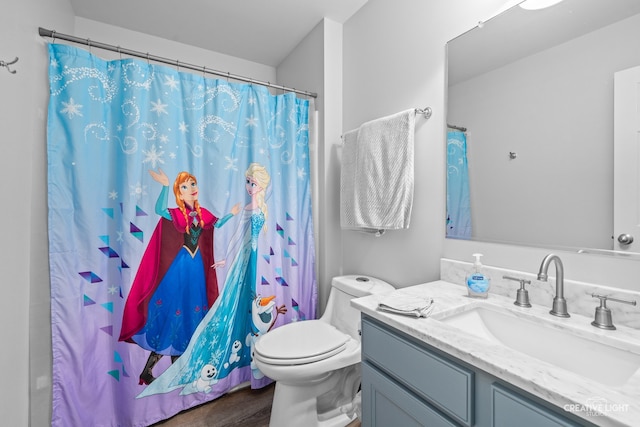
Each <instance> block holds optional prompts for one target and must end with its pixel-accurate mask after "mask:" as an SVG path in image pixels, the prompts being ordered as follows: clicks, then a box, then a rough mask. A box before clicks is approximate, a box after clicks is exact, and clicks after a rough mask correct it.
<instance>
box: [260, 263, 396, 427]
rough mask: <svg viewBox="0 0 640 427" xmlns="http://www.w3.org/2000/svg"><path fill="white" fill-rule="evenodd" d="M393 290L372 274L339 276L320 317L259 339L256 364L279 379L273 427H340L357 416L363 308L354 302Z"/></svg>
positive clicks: (271, 424)
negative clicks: (357, 307)
mask: <svg viewBox="0 0 640 427" xmlns="http://www.w3.org/2000/svg"><path fill="white" fill-rule="evenodd" d="M393 289H394V287H393V286H391V285H390V284H388V283H386V282H383V281H381V280H379V279H374V278H370V277H365V276H355V275H353V276H340V277H336V278H334V279H333V280H332V288H331V292H330V294H329V301H328V302H327V308H326V310H325V313H324V314H323V315H322V317H321V318H320V319H318V320H307V321H301V322H296V323H290V324H287V325H284V326H281V327H279V328H277V329H274V330H272V331H271V332H269V333H267V334H265V335H263V336H261V337H260V338H259V339H258V340H257V341H256V344H255V346H254V350H253V358H254V362H255V364H256V366H257V367H258V368H259V369H260V371H262V373H263V374H265V375H266V376H267V377H269V378H271V379H273V380H275V381H276V389H275V393H274V397H273V404H272V407H271V420H270V424H269V425H270V426H272V427H276V426H277V427H287V426H292V427H297V426H305V427H313V426H322V427H339V426H345V425H347V424H349V423H350V422H351V421H352V420H353V419H354V418H355V412H356V409H357V408H356V407H355V406H354V403H353V402H354V400H355V397H356V394H357V392H358V388H359V386H360V333H359V325H360V312H359V311H358V310H356V309H354V308H353V307H351V305H350V301H351V299H353V298H358V297H361V296H366V295H371V294H374V293H383V292H390V291H392V290H393Z"/></svg>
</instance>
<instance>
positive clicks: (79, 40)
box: [38, 27, 318, 98]
mask: <svg viewBox="0 0 640 427" xmlns="http://www.w3.org/2000/svg"><path fill="white" fill-rule="evenodd" d="M38 33H39V34H40V36H41V37H50V38H52V39H53V40H54V41H55V39H61V40H66V41H70V42H73V43H78V44H84V45H87V46H89V47H90V48H91V47H97V48H98V49H104V50H110V51H112V52H118V53H121V54H125V55H128V56H135V57H138V58H143V59H146V60H147V61H154V62H161V63H163V64H169V65H175V66H176V67H178V68H187V69H189V70H194V71H199V72H202V73H207V74H213V75H216V76H220V77H226V78H227V79H233V80H238V81H241V82H245V83H252V84H257V85H260V86H266V87H270V88H274V89H282V90H283V91H286V92H294V93H297V94H300V95H304V96H309V97H311V98H317V97H318V94H317V93H314V92H307V91H304V90H298V89H295V88H290V87H286V86H283V85H276V84H273V83H270V82H265V81H260V80H255V79H252V78H249V77H244V76H239V75H237V74H231V73H225V72H223V71H217V70H213V69H211V68H207V67H204V66H203V67H199V66H197V65H193V64H188V63H186V62H180V61H178V60H171V59H169V58H163V57H161V56H156V55H150V54H149V53H148V52H146V53H145V52H139V51H136V50H131V49H125V48H122V47H120V46H113V45H110V44H106V43H100V42H96V41H93V40H91V39H82V38H79V37H75V36H71V35H69V34H62V33H58V32H56V31H55V30H47V29H45V28H42V27H39V28H38Z"/></svg>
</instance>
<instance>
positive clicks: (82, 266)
mask: <svg viewBox="0 0 640 427" xmlns="http://www.w3.org/2000/svg"><path fill="white" fill-rule="evenodd" d="M49 55H50V65H49V78H50V102H49V113H48V203H49V251H50V270H51V314H52V339H53V344H52V345H53V419H52V425H54V426H65V427H66V426H142V425H149V424H152V423H155V422H158V421H160V420H162V419H165V418H168V417H171V416H172V415H174V414H176V413H178V412H180V411H182V410H184V409H186V408H189V407H193V406H196V405H199V404H201V403H203V402H206V401H210V400H212V399H215V398H216V397H218V396H220V395H222V394H224V393H226V392H227V391H228V390H230V389H231V388H233V387H234V386H236V385H238V384H240V383H244V382H247V381H250V382H251V385H252V386H253V387H255V388H259V387H263V386H265V385H267V384H269V383H270V382H271V380H270V379H269V378H265V377H264V376H263V375H262V373H261V372H260V371H259V370H258V369H256V367H255V366H254V364H253V363H252V359H251V347H252V345H253V343H254V342H255V340H256V339H257V338H258V337H259V336H260V335H262V334H265V333H268V332H269V331H270V330H272V329H273V328H277V327H278V326H280V325H282V324H285V323H288V322H293V321H301V320H305V319H310V318H314V317H315V312H316V300H317V291H316V281H315V275H314V262H315V261H314V256H315V255H314V241H313V221H312V216H311V194H310V170H309V163H310V162H309V126H308V123H309V121H308V115H309V101H308V100H302V99H298V98H297V97H296V96H295V95H294V94H292V93H288V94H282V95H278V96H275V95H272V94H270V93H269V91H268V90H267V89H266V88H265V87H262V86H257V85H250V84H237V83H229V82H227V81H224V80H216V79H208V78H205V77H203V76H200V75H195V74H189V73H184V72H179V71H177V70H175V69H173V68H171V67H165V66H158V65H153V64H149V63H147V62H146V61H139V60H135V59H121V60H115V61H105V60H102V59H100V58H98V57H96V56H94V55H92V54H91V53H89V52H87V51H85V50H82V49H78V48H76V47H72V46H68V45H58V44H51V45H49Z"/></svg>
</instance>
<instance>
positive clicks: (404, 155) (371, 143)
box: [340, 109, 415, 230]
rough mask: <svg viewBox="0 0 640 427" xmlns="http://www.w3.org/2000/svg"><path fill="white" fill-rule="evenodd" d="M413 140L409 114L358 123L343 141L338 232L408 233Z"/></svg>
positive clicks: (413, 120) (412, 126)
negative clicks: (345, 230) (393, 231)
mask: <svg viewBox="0 0 640 427" xmlns="http://www.w3.org/2000/svg"><path fill="white" fill-rule="evenodd" d="M414 135H415V110H414V109H410V110H406V111H403V112H401V113H397V114H394V115H391V116H387V117H383V118H381V119H377V120H373V121H370V122H367V123H364V124H363V125H362V126H360V127H359V128H358V129H356V130H352V131H349V132H347V133H345V134H344V135H343V149H342V171H341V174H340V225H341V226H342V228H345V229H364V230H398V229H403V228H409V223H410V219H411V209H412V207H413V168H414Z"/></svg>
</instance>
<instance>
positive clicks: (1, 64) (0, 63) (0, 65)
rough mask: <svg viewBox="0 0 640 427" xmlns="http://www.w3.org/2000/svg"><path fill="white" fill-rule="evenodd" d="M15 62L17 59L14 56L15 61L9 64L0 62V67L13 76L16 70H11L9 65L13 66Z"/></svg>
mask: <svg viewBox="0 0 640 427" xmlns="http://www.w3.org/2000/svg"><path fill="white" fill-rule="evenodd" d="M16 62H18V57H17V56H16V59H14V60H13V61H11V62H4V61H1V60H0V67H6V69H7V71H8V72H10V73H11V74H15V73H16V70H12V69H11V67H9V65H13V64H15V63H16Z"/></svg>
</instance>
